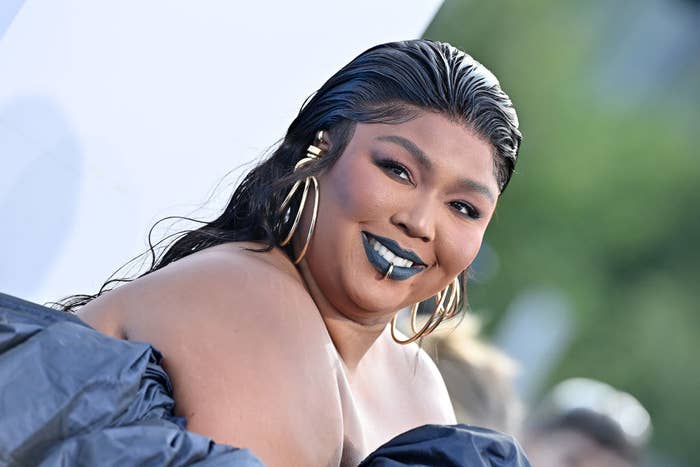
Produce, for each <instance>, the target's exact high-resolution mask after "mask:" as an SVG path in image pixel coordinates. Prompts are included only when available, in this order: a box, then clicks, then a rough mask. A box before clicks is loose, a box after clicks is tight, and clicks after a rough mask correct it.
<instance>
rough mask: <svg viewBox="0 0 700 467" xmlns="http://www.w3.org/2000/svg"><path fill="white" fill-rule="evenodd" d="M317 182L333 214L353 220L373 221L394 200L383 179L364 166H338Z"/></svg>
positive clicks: (383, 177) (377, 173)
mask: <svg viewBox="0 0 700 467" xmlns="http://www.w3.org/2000/svg"><path fill="white" fill-rule="evenodd" d="M319 183H323V184H324V185H323V186H324V187H325V188H327V190H324V191H326V192H327V194H326V196H327V197H328V200H329V201H330V204H332V205H333V206H334V208H335V209H337V210H338V211H337V212H336V214H337V215H342V216H344V217H346V218H348V219H353V220H356V221H367V220H371V219H374V218H376V217H377V216H378V215H380V213H381V212H382V211H383V210H384V208H385V207H386V206H387V203H390V202H391V200H392V199H393V197H392V194H391V193H390V191H389V190H388V189H387V183H386V176H384V175H383V174H382V173H380V172H379V171H378V170H372V167H370V166H367V164H354V165H353V164H345V165H338V166H336V167H334V169H333V170H331V172H329V173H328V175H327V176H325V177H324V178H323V179H322V180H321V179H320V180H319Z"/></svg>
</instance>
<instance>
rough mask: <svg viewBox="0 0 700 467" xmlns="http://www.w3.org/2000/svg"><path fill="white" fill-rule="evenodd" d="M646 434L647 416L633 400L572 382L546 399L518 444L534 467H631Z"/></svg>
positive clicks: (636, 462)
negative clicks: (521, 442) (521, 441)
mask: <svg viewBox="0 0 700 467" xmlns="http://www.w3.org/2000/svg"><path fill="white" fill-rule="evenodd" d="M651 432H652V425H651V418H650V416H649V413H648V412H647V411H646V409H644V407H643V406H642V405H641V404H640V403H639V401H638V400H637V399H635V398H634V397H633V396H632V395H630V394H628V393H626V392H622V391H618V390H617V389H615V388H613V387H612V386H610V385H608V384H605V383H602V382H600V381H595V380H591V379H585V378H574V379H569V380H566V381H564V382H561V383H559V384H558V385H557V386H555V387H554V388H553V389H552V391H551V392H550V393H549V394H547V396H545V398H544V399H543V402H542V403H541V404H540V405H539V407H538V408H537V409H536V410H535V411H534V412H533V413H532V414H531V416H530V419H529V421H528V423H527V428H526V433H525V435H524V436H523V438H522V439H523V445H524V448H525V451H526V452H527V454H528V456H529V458H530V460H531V461H532V464H533V465H535V466H537V467H635V466H639V465H641V463H642V460H643V457H644V453H645V449H646V446H647V443H648V442H649V438H650V436H651Z"/></svg>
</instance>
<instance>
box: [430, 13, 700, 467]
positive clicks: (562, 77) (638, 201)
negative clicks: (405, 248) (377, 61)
mask: <svg viewBox="0 0 700 467" xmlns="http://www.w3.org/2000/svg"><path fill="white" fill-rule="evenodd" d="M424 36H425V37H426V38H430V39H436V40H443V41H448V42H451V43H452V44H454V45H456V46H458V47H460V48H463V49H464V50H466V51H468V52H469V53H470V54H471V55H473V56H474V57H475V58H476V59H477V60H479V61H481V62H482V63H484V64H486V65H487V66H488V67H489V68H491V70H492V71H493V72H494V73H495V74H496V76H498V77H499V79H500V81H501V85H502V86H503V88H504V89H505V90H506V91H507V92H508V93H509V94H510V96H511V97H512V99H513V101H514V102H515V104H516V106H517V109H518V112H519V117H520V122H521V129H522V131H523V134H524V143H523V146H522V151H521V153H520V161H519V162H518V167H517V171H516V172H517V173H516V174H515V176H514V178H513V180H512V181H511V184H510V186H509V187H508V189H507V190H506V192H505V193H504V195H503V197H502V198H501V201H500V206H499V208H498V212H497V216H496V218H495V219H494V221H493V222H492V224H491V226H490V227H489V231H488V234H487V239H486V240H487V246H486V247H485V248H484V249H482V251H481V253H480V258H479V262H478V264H477V265H476V267H475V269H476V271H475V274H474V280H473V281H472V283H471V286H470V289H469V300H470V304H471V307H472V309H473V310H474V312H475V313H476V315H477V316H478V317H480V318H481V320H482V323H483V325H484V332H485V334H486V335H488V336H490V337H491V338H492V339H493V341H494V342H495V343H496V344H500V345H501V347H502V348H503V349H505V350H506V352H507V353H508V354H509V355H510V356H511V357H514V358H515V359H516V360H519V363H520V367H521V368H520V371H519V376H517V377H516V385H517V387H518V390H519V393H520V394H521V396H522V397H523V398H524V399H525V401H526V402H528V403H530V404H533V403H535V402H536V401H537V400H538V399H539V398H541V397H542V395H543V394H544V393H545V392H546V391H547V390H548V389H549V388H551V387H552V386H553V385H554V384H555V383H557V382H559V381H562V380H564V379H567V378H571V377H587V378H593V379H598V380H602V381H605V382H607V383H609V384H611V385H613V386H615V387H616V388H618V389H621V390H623V391H627V392H629V393H631V394H633V395H634V396H635V397H636V398H637V399H638V400H639V401H640V402H641V403H642V404H643V406H644V407H645V408H646V409H647V410H648V412H649V413H650V414H651V418H652V423H653V426H654V432H653V437H652V440H651V447H652V451H653V455H652V458H651V459H648V460H647V462H650V463H653V465H659V466H676V465H677V466H691V465H693V466H697V465H700V453H698V452H697V451H696V450H697V449H698V445H697V441H698V439H700V428H699V427H698V420H699V419H700V403H699V402H698V396H699V395H700V364H698V355H700V313H699V311H700V305H699V304H700V287H699V285H698V284H700V248H698V241H700V189H699V188H700V149H699V147H698V134H699V131H700V2H697V1H689V0H634V1H632V0H628V1H605V0H593V1H587V2H579V1H573V0H569V1H561V0H560V1H550V0H539V1H527V2H523V1H518V0H512V1H510V0H497V1H489V2H476V1H456V0H447V1H445V2H444V4H443V5H442V7H441V8H440V10H439V11H438V14H437V15H436V17H435V19H434V20H433V22H432V23H431V24H430V26H429V28H428V29H427V31H426V32H425V34H424Z"/></svg>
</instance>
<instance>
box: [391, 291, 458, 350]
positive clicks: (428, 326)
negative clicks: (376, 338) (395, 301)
mask: <svg viewBox="0 0 700 467" xmlns="http://www.w3.org/2000/svg"><path fill="white" fill-rule="evenodd" d="M460 296H461V290H460V287H459V278H458V277H455V280H454V281H452V282H451V283H450V284H449V285H448V286H447V287H445V288H444V289H443V290H441V291H439V292H438V293H437V296H436V297H435V299H436V300H437V306H436V307H435V310H434V311H433V313H432V314H431V315H430V318H428V321H426V323H425V324H424V325H423V327H422V328H420V329H418V325H417V315H418V306H419V305H420V303H414V304H413V305H412V306H411V332H413V336H411V337H409V338H407V339H401V338H400V337H399V336H398V335H397V332H396V318H397V316H398V314H397V315H395V316H394V317H393V318H392V320H391V338H392V339H394V341H395V342H396V343H398V344H404V345H405V344H410V343H411V342H413V341H416V340H418V339H420V338H421V337H425V336H427V335H428V334H430V333H431V332H433V331H434V330H435V328H437V327H438V325H439V324H440V323H441V322H442V320H443V319H449V318H452V317H453V316H454V315H455V314H456V313H457V310H458V307H459V300H460Z"/></svg>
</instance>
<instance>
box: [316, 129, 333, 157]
mask: <svg viewBox="0 0 700 467" xmlns="http://www.w3.org/2000/svg"><path fill="white" fill-rule="evenodd" d="M329 136H330V135H329V132H328V131H326V130H318V131H317V132H316V139H314V146H316V147H317V148H319V149H320V150H321V151H323V152H324V153H325V152H328V150H329V149H330V148H331V142H330V139H329Z"/></svg>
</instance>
